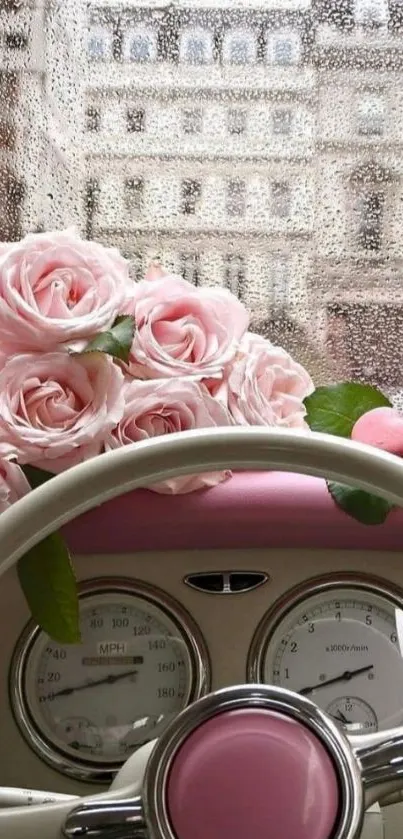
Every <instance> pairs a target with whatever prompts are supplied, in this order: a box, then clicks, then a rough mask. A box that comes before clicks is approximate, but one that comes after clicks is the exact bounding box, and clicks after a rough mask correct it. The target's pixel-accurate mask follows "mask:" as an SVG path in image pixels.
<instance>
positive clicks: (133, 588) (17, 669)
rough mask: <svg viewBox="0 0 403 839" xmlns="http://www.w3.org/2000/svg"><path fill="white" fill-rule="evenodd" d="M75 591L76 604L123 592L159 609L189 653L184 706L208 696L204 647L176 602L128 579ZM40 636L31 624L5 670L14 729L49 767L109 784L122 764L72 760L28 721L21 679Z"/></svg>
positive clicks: (208, 674)
mask: <svg viewBox="0 0 403 839" xmlns="http://www.w3.org/2000/svg"><path fill="white" fill-rule="evenodd" d="M78 588H79V598H80V600H83V599H87V598H90V597H91V596H94V595H100V594H119V593H122V594H125V595H128V594H129V595H132V596H133V597H137V598H141V599H142V600H144V601H146V602H149V603H152V605H153V606H156V607H157V608H159V609H161V611H163V612H164V613H165V615H166V616H167V617H168V618H169V619H170V620H171V621H172V623H174V624H175V626H176V627H177V629H178V632H179V633H180V635H181V637H182V638H183V641H184V642H185V644H186V649H187V652H188V655H189V660H190V667H191V685H190V689H189V696H188V699H187V703H186V705H189V704H190V703H192V702H194V701H195V700H196V699H199V698H200V697H201V696H204V695H205V694H206V693H208V691H209V690H210V685H211V667H210V659H209V654H208V650H207V646H206V644H205V641H204V638H203V635H202V633H201V631H200V629H199V627H198V626H197V624H196V623H195V621H194V620H193V618H192V617H191V615H190V614H189V613H188V612H187V610H186V609H185V608H184V607H183V606H182V605H181V604H180V603H178V601H177V600H175V599H174V598H173V597H171V596H170V595H168V594H166V592H164V591H162V590H161V589H159V588H157V587H154V586H153V585H149V584H148V583H144V582H142V581H141V580H137V579H132V578H127V577H97V578H93V579H91V580H86V581H84V582H82V583H80V584H79V587H78ZM42 634H43V632H42V630H41V629H40V627H39V626H38V625H37V624H36V623H35V622H34V621H30V622H29V623H28V624H27V626H26V627H25V629H24V630H23V632H22V633H21V635H20V637H19V639H18V641H17V644H16V646H15V649H14V653H13V658H12V661H11V666H10V672H9V695H10V705H11V708H12V711H13V714H14V718H15V721H16V723H17V726H18V728H19V730H20V732H21V734H22V736H23V737H24V740H25V741H26V742H27V744H28V746H29V747H30V748H31V749H32V750H33V751H34V752H35V753H36V754H37V755H38V756H39V757H40V758H41V759H42V760H43V761H44V762H45V763H47V764H48V765H49V766H51V767H52V768H53V769H56V770H57V771H58V772H60V773H62V774H63V775H67V776H69V777H71V778H75V779H76V780H80V781H87V782H90V783H97V784H110V783H111V781H112V780H113V777H114V776H115V774H116V772H117V771H118V770H119V769H120V767H121V766H122V764H123V763H124V760H122V761H116V763H113V764H111V763H110V762H108V763H106V762H105V763H104V764H103V763H102V762H95V761H91V760H90V759H85V758H82V757H77V758H72V757H71V756H70V755H68V754H66V753H65V752H64V751H63V750H62V749H60V748H59V747H57V746H55V745H54V744H52V742H51V740H50V739H49V738H48V737H47V736H46V735H45V734H44V733H43V732H41V731H40V729H39V727H38V725H37V723H36V722H35V721H34V719H33V716H32V713H31V711H30V708H29V704H28V700H27V696H26V691H25V681H26V675H27V668H28V664H29V659H30V655H31V652H32V650H33V649H34V646H35V645H36V643H37V641H38V638H39V637H40V636H41V635H42Z"/></svg>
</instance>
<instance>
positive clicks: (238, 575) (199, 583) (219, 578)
mask: <svg viewBox="0 0 403 839" xmlns="http://www.w3.org/2000/svg"><path fill="white" fill-rule="evenodd" d="M268 579H269V577H268V575H267V574H265V573H264V571H219V572H217V571H212V572H207V573H206V572H200V573H197V574H188V575H187V576H186V577H185V579H184V582H185V583H186V585H188V586H191V588H195V589H197V591H203V592H206V593H207V594H240V593H242V592H246V591H253V589H255V588H259V586H262V585H264V583H267V581H268Z"/></svg>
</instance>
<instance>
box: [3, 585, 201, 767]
mask: <svg viewBox="0 0 403 839" xmlns="http://www.w3.org/2000/svg"><path fill="white" fill-rule="evenodd" d="M80 616H81V634H82V643H81V644H78V645H73V646H68V645H66V646H63V645H60V644H58V643H55V642H53V641H52V640H50V639H49V637H48V636H47V635H45V633H43V632H42V631H40V630H39V629H38V628H37V627H34V626H32V625H30V626H29V627H27V629H26V631H25V632H24V633H23V636H22V637H21V639H20V641H19V643H18V645H17V649H16V652H15V656H14V661H13V665H12V672H11V676H10V688H11V697H12V704H13V708H14V713H15V716H16V719H17V722H18V724H19V726H20V728H21V730H22V733H23V734H24V736H25V738H26V739H27V740H28V743H29V744H30V745H31V746H33V747H34V748H35V749H36V750H37V751H38V752H39V753H40V754H41V756H42V757H43V758H44V759H45V760H47V761H48V762H49V763H51V764H52V765H53V766H56V767H57V768H59V769H60V770H61V771H63V772H65V773H66V774H70V775H73V776H76V777H82V778H87V779H94V780H102V779H103V778H105V780H106V779H107V778H108V777H109V776H110V774H111V772H113V771H114V770H115V769H116V768H118V766H119V765H121V763H122V762H123V761H124V760H126V759H127V757H128V756H129V755H130V754H131V753H132V752H133V751H134V750H135V749H136V748H138V747H139V746H140V745H142V744H143V743H145V742H147V741H148V740H152V739H154V738H155V737H158V736H159V735H160V734H161V732H162V731H163V729H164V728H165V726H166V725H167V724H168V722H169V720H170V719H171V718H172V717H173V716H175V715H176V714H178V712H179V711H181V710H182V708H184V707H185V706H186V705H187V704H188V703H189V702H190V701H192V700H193V699H195V698H197V697H198V696H200V695H201V694H202V693H204V692H205V691H206V690H207V689H208V686H209V666H208V657H207V653H206V649H205V646H204V643H203V639H202V638H201V636H200V633H199V631H198V629H197V627H196V626H195V625H194V623H193V621H192V620H191V618H190V616H189V615H188V614H187V613H185V612H184V611H183V610H182V609H181V607H179V606H178V604H177V603H176V602H174V601H172V600H171V599H170V598H167V597H166V596H165V595H164V594H163V593H162V592H159V591H156V590H155V589H153V588H151V587H150V588H149V587H148V586H145V585H142V584H141V583H137V582H133V581H128V580H121V579H120V580H109V579H108V580H105V579H104V580H94V581H91V583H87V584H85V585H84V586H83V587H82V589H81V597H80Z"/></svg>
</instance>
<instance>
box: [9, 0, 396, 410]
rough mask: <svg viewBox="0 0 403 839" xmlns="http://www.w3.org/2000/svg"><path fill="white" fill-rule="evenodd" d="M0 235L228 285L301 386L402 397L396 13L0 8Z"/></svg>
mask: <svg viewBox="0 0 403 839" xmlns="http://www.w3.org/2000/svg"><path fill="white" fill-rule="evenodd" d="M0 31H1V46H0V54H1V72H0V101H1V112H0V113H1V117H0V146H1V149H0V155H1V177H0V195H1V198H0V201H1V209H2V212H1V214H0V239H1V240H15V239H18V238H19V237H20V236H22V235H25V234H26V233H28V232H33V231H43V230H46V229H54V228H64V227H69V226H76V227H77V228H78V229H79V231H80V232H81V233H82V235H84V236H86V237H88V238H94V239H96V240H98V241H100V242H103V243H105V244H115V245H117V246H118V247H119V248H120V249H121V251H122V253H123V254H124V255H125V256H126V257H128V258H129V259H130V262H131V271H132V276H133V279H139V278H140V277H142V276H143V275H144V272H145V270H146V268H147V265H148V264H149V262H150V261H151V260H155V259H158V260H160V261H161V262H162V263H163V264H164V265H165V266H166V267H167V268H168V269H169V270H172V271H174V272H177V273H179V274H182V275H183V276H184V277H185V278H186V279H187V280H189V281H190V282H192V283H195V284H197V285H201V286H202V285H220V286H224V287H227V288H230V289H231V290H232V291H233V292H234V293H235V294H237V295H238V296H239V297H240V298H241V299H242V300H243V301H244V302H245V304H246V306H247V307H248V309H249V310H250V313H251V319H252V328H253V329H255V330H256V331H259V332H261V333H262V334H264V335H265V336H268V337H270V339H271V340H272V341H273V342H275V343H280V344H281V345H282V346H284V347H285V348H286V349H288V350H290V351H291V352H292V353H293V355H294V356H295V357H296V358H297V359H298V360H300V361H301V362H302V363H303V364H305V365H306V366H307V367H308V369H309V371H310V372H311V375H312V377H313V378H314V381H315V383H316V384H320V383H323V382H329V381H334V380H336V379H346V378H354V379H358V380H360V381H363V382H370V383H374V384H378V385H379V386H381V387H382V388H383V389H384V390H385V391H386V392H388V393H390V394H392V395H393V396H394V397H395V398H399V394H400V389H401V388H402V389H403V373H402V369H403V365H402V360H403V359H402V354H403V350H402V343H403V342H401V340H400V334H401V326H402V323H403V299H402V277H401V271H402V236H403V232H402V231H403V225H402V221H403V201H402V198H403V194H402V182H401V178H402V172H403V158H402V154H401V152H402V148H403V117H402V103H403V84H402V82H403V37H402V35H403V3H402V2H399V0H391V1H390V2H388V0H312V2H310V0H187V1H186V0H172V2H170V3H164V2H163V0H137V2H136V0H125V2H119V0H109V2H106V0H100V1H99V2H98V3H95V2H94V3H87V2H84V0H32V1H31V2H24V0H2V2H0Z"/></svg>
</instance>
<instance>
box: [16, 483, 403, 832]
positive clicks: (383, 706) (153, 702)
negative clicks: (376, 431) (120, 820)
mask: <svg viewBox="0 0 403 839" xmlns="http://www.w3.org/2000/svg"><path fill="white" fill-rule="evenodd" d="M402 524H403V518H402V515H401V513H400V512H396V513H392V515H391V517H390V521H389V522H388V523H387V524H386V525H383V526H380V527H375V528H374V527H365V526H363V525H359V524H357V523H356V522H353V521H352V520H351V519H349V518H348V517H347V516H345V515H344V514H343V513H342V512H340V511H339V510H337V509H336V508H335V507H334V505H333V502H332V501H331V499H330V497H329V496H328V494H327V491H326V487H325V484H324V482H323V481H321V480H317V479H314V478H307V477H302V476H295V475H294V476H292V475H279V474H276V473H267V474H263V473H259V474H258V475H254V474H250V475H248V474H247V475H242V476H240V475H236V476H234V478H233V479H232V480H231V481H229V482H228V484H224V485H221V486H219V487H216V488H215V489H213V490H209V491H208V492H203V493H194V494H192V495H189V496H184V497H175V498H171V497H170V498H166V497H162V496H158V495H156V494H153V493H151V492H146V491H144V492H143V491H141V492H140V491H138V492H136V493H132V494H128V495H126V496H123V497H121V498H119V499H115V500H114V501H112V502H108V504H106V505H103V506H102V507H99V508H98V509H96V510H94V511H92V512H91V513H88V514H86V515H84V516H82V517H81V518H80V519H79V520H77V521H76V522H74V523H72V524H71V525H70V526H69V527H67V528H66V536H67V539H68V542H69V545H70V548H71V551H72V556H73V559H74V565H75V569H76V574H77V578H78V581H79V585H80V603H81V629H82V644H81V645H75V646H71V647H68V646H63V645H59V644H57V643H55V642H53V641H51V640H50V639H49V638H48V637H47V636H45V635H44V634H43V633H42V632H41V631H40V630H39V629H38V627H36V626H35V625H34V624H33V623H32V621H30V620H29V615H28V610H27V606H26V603H25V600H24V597H23V595H22V593H21V590H20V587H19V583H18V577H17V573H16V570H15V569H12V570H11V571H9V572H7V573H6V574H5V576H4V577H3V578H2V585H1V587H0V622H1V629H2V644H1V647H0V719H1V738H0V767H1V777H0V794H1V787H18V788H23V789H26V790H31V789H33V788H34V789H40V790H45V791H46V790H51V791H53V792H55V793H64V794H70V795H89V794H91V793H92V792H93V791H94V792H95V791H102V790H103V789H105V788H106V787H107V786H108V785H109V783H110V782H111V779H112V778H113V776H114V774H115V773H116V771H117V769H118V768H119V766H120V765H122V763H123V762H124V761H125V760H126V759H127V757H128V756H129V755H130V754H131V753H132V752H133V751H134V750H135V749H136V748H138V747H139V746H140V745H142V744H143V743H145V742H147V741H149V740H153V739H154V738H156V737H158V735H159V733H161V732H162V731H163V730H164V727H165V726H166V725H167V723H168V722H169V720H170V719H172V717H173V716H175V715H176V714H177V713H178V712H179V711H180V710H181V709H182V708H184V707H185V706H186V705H187V704H188V703H189V702H191V701H192V700H194V699H195V698H197V697H198V696H201V695H203V694H204V693H206V692H208V691H209V690H211V689H212V690H217V689H219V688H223V687H226V686H230V685H234V684H241V683H245V682H253V683H256V682H266V683H272V684H278V685H281V686H282V687H288V688H290V689H291V690H293V691H297V692H299V693H301V694H302V695H305V696H307V697H309V698H310V699H312V700H313V701H314V702H316V703H318V704H319V705H320V707H321V708H323V709H324V710H326V711H327V712H328V713H329V714H330V715H331V716H332V717H333V718H334V720H335V721H336V722H337V723H338V724H339V725H340V726H341V727H343V729H344V730H345V731H347V733H351V734H354V735H359V734H360V733H369V732H372V731H376V730H380V729H382V728H390V727H392V726H394V725H401V724H403V665H402V659H401V652H402V647H401V644H402V643H403V622H402V620H401V616H403V611H402V609H403V548H402V550H400V544H401V539H400V534H401V533H402ZM27 795H28V793H27ZM4 803H5V799H4V800H3V806H4ZM0 806H2V801H1V795H0ZM402 807H403V805H394V806H392V807H389V808H387V809H385V811H384V813H383V818H382V827H381V822H380V821H379V820H378V821H377V828H376V830H377V831H378V832H374V833H373V834H370V833H369V832H368V831H369V829H370V828H369V827H368V825H367V827H366V828H365V829H366V830H367V832H368V837H369V836H371V839H372V836H374V837H376V838H377V837H381V836H384V839H398V837H400V836H401V826H402V822H403V809H402ZM365 829H364V834H363V835H366V834H365Z"/></svg>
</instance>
